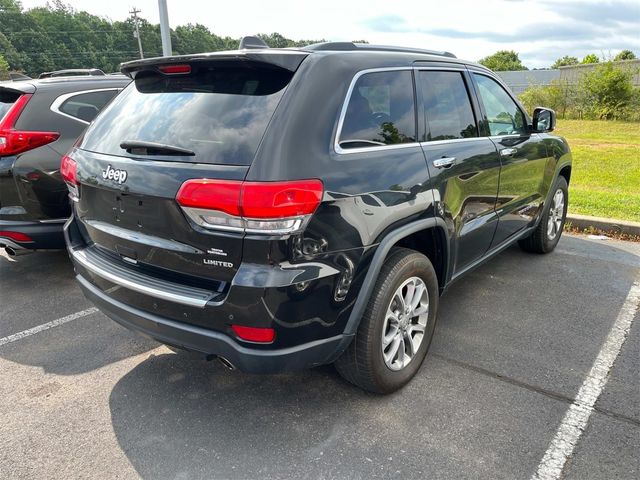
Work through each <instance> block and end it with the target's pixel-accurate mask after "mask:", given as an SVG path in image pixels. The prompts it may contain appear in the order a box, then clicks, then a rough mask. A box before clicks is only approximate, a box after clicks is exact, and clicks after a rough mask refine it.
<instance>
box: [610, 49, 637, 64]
mask: <svg viewBox="0 0 640 480" xmlns="http://www.w3.org/2000/svg"><path fill="white" fill-rule="evenodd" d="M635 58H636V54H635V53H633V52H632V51H631V50H622V51H621V52H620V53H619V54H617V55H616V56H615V57H614V59H613V60H614V61H616V62H618V61H620V60H635Z"/></svg>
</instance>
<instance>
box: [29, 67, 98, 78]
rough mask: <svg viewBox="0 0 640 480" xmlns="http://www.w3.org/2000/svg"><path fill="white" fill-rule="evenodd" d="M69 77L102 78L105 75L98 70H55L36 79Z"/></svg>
mask: <svg viewBox="0 0 640 480" xmlns="http://www.w3.org/2000/svg"><path fill="white" fill-rule="evenodd" d="M71 75H91V76H97V77H102V76H104V75H105V73H104V72H103V71H102V70H100V69H99V68H70V69H67V70H55V71H53V72H43V73H41V74H40V75H39V76H38V78H51V77H67V76H71Z"/></svg>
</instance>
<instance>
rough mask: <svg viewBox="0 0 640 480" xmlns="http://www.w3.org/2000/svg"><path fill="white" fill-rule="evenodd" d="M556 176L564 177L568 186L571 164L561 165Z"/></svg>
mask: <svg viewBox="0 0 640 480" xmlns="http://www.w3.org/2000/svg"><path fill="white" fill-rule="evenodd" d="M558 176H560V177H564V179H565V180H566V181H567V185H569V181H570V180H571V164H570V163H569V164H566V165H563V166H562V167H561V168H560V171H559V172H558Z"/></svg>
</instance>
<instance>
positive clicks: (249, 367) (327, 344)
mask: <svg viewBox="0 0 640 480" xmlns="http://www.w3.org/2000/svg"><path fill="white" fill-rule="evenodd" d="M76 279H77V280H78V282H79V283H80V286H81V288H82V290H83V292H84V294H85V296H86V297H87V298H88V299H89V300H91V301H92V302H93V303H94V304H95V305H96V306H97V307H98V308H99V309H100V310H101V311H102V312H103V313H105V314H106V315H107V316H109V317H110V318H111V319H113V320H115V321H116V322H118V323H119V324H121V325H122V326H124V327H126V328H128V329H130V330H135V331H137V332H139V333H141V334H143V335H145V336H148V337H150V338H153V339H154V340H157V341H159V342H162V343H165V344H168V345H173V346H176V347H181V348H185V349H187V350H192V351H196V352H201V353H204V354H207V355H209V354H211V355H217V356H220V357H224V358H225V359H227V360H228V361H229V362H231V363H232V364H233V365H234V366H235V367H236V368H238V369H239V370H241V371H243V372H247V373H278V372H285V371H295V370H302V369H305V368H310V367H313V366H316V365H322V364H325V363H330V362H332V361H333V360H335V358H336V357H337V355H338V354H339V353H340V351H341V349H342V345H344V339H345V338H344V336H343V335H338V336H335V337H331V338H327V339H321V340H317V341H314V342H309V343H305V344H302V345H297V346H295V347H290V348H283V349H277V350H258V349H253V348H248V347H245V346H242V345H239V344H238V343H236V342H235V341H234V340H233V339H231V338H230V337H228V336H227V335H225V334H223V333H220V332H216V331H213V330H209V329H206V328H201V327H197V326H194V325H189V324H186V323H182V322H176V321H173V320H170V319H167V318H163V317H160V316H157V315H153V314H151V313H149V312H145V311H142V310H138V309H136V308H134V307H131V306H129V305H125V304H124V303H121V302H118V301H117V300H114V299H113V298H110V297H109V296H107V295H106V294H105V293H104V292H102V291H101V290H100V289H99V288H97V287H96V286H94V285H93V284H92V283H91V282H89V281H88V280H86V279H85V278H83V277H82V276H80V275H78V276H77V277H76Z"/></svg>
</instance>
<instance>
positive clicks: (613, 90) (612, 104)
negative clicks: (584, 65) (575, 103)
mask: <svg viewBox="0 0 640 480" xmlns="http://www.w3.org/2000/svg"><path fill="white" fill-rule="evenodd" d="M633 73H634V72H633V70H632V69H630V68H620V67H619V66H616V65H615V64H614V63H613V62H606V63H603V64H601V65H599V66H598V67H597V68H596V69H594V70H593V71H591V72H587V73H585V74H584V75H583V76H582V78H581V79H580V83H579V84H578V92H579V99H578V100H579V104H580V107H581V110H582V111H583V112H584V115H585V116H586V118H590V119H600V120H613V119H615V120H625V119H632V118H634V117H636V118H637V117H638V116H640V115H639V112H638V97H639V95H640V93H639V91H638V89H637V88H634V86H633V83H632V81H631V79H632V78H633Z"/></svg>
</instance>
